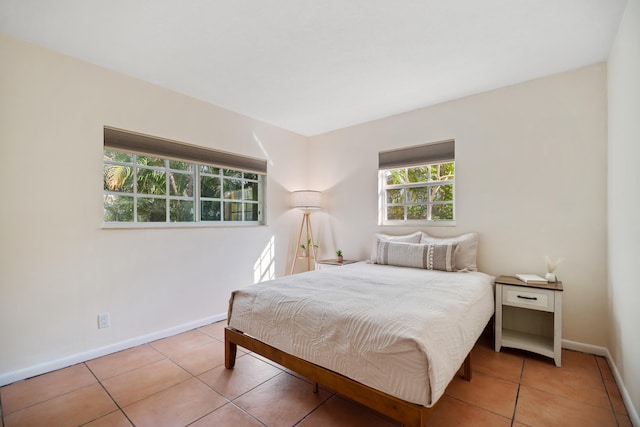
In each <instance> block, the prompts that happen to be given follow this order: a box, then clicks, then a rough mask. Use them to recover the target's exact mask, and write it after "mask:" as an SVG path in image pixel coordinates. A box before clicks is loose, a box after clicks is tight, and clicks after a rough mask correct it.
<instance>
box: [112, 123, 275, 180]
mask: <svg viewBox="0 0 640 427" xmlns="http://www.w3.org/2000/svg"><path fill="white" fill-rule="evenodd" d="M104 147H105V148H107V149H113V150H120V151H130V152H134V153H141V154H147V155H153V156H158V157H163V158H170V159H175V160H185V161H189V162H194V163H199V164H207V165H212V166H218V167H224V168H229V169H236V170H242V171H245V172H253V173H258V174H263V175H264V174H266V173H267V161H266V160H262V159H257V158H254V157H248V156H242V155H240V154H234V153H229V152H226V151H219V150H213V149H211V148H205V147H199V146H197V145H190V144H186V143H182V142H177V141H172V140H168V139H164V138H159V137H156V136H150V135H143V134H140V133H135V132H129V131H125V130H122V129H115V128H111V127H107V126H105V127H104Z"/></svg>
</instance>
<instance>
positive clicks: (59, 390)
mask: <svg viewBox="0 0 640 427" xmlns="http://www.w3.org/2000/svg"><path fill="white" fill-rule="evenodd" d="M95 383H97V381H96V379H95V377H94V376H93V374H92V373H91V371H89V369H88V368H87V367H86V366H85V365H84V364H82V363H81V364H78V365H73V366H70V367H68V368H64V369H60V370H57V371H53V372H50V373H48V374H44V375H40V376H37V377H33V378H30V379H27V380H24V381H20V382H17V383H14V384H10V385H7V386H4V387H2V388H0V400H2V412H3V413H4V415H5V417H6V416H7V415H9V414H11V413H13V412H16V411H19V410H20V409H23V408H27V407H29V406H32V405H35V404H38V403H41V402H44V401H46V400H49V399H52V398H54V397H57V396H60V395H62V394H65V393H69V392H72V391H74V390H78V389H80V388H84V387H87V386H89V385H91V384H95Z"/></svg>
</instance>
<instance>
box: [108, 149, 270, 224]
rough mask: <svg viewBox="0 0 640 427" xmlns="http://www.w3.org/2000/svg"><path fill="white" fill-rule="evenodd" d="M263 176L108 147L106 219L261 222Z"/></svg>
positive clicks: (180, 221) (152, 221) (147, 221)
mask: <svg viewBox="0 0 640 427" xmlns="http://www.w3.org/2000/svg"><path fill="white" fill-rule="evenodd" d="M261 179H262V176H261V175H258V174H255V173H247V172H242V171H237V170H233V169H223V168H218V167H213V166H208V165H197V164H194V163H189V162H184V161H178V160H166V159H161V158H157V157H153V156H145V155H136V154H129V153H123V152H117V151H109V150H105V151H104V181H103V189H104V221H105V222H130V223H131V222H139V223H158V222H172V223H186V222H196V221H207V222H209V221H212V222H224V221H235V222H256V221H260V211H261V204H262V203H261V198H260V191H261ZM196 189H199V190H198V192H196ZM196 207H197V208H199V209H200V210H199V211H196V209H197V208H196Z"/></svg>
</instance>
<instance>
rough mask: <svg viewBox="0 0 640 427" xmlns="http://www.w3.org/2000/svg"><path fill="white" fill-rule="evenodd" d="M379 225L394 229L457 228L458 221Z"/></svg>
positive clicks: (383, 223)
mask: <svg viewBox="0 0 640 427" xmlns="http://www.w3.org/2000/svg"><path fill="white" fill-rule="evenodd" d="M378 225H384V226H392V227H455V226H456V221H455V220H453V221H382V222H381V223H380V224H378Z"/></svg>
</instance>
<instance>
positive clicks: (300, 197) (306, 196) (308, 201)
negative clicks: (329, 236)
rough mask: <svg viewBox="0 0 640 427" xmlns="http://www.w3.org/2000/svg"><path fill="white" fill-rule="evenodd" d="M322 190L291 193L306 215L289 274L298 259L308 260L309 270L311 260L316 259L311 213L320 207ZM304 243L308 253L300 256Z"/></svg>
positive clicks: (294, 203) (294, 205)
mask: <svg viewBox="0 0 640 427" xmlns="http://www.w3.org/2000/svg"><path fill="white" fill-rule="evenodd" d="M320 194H321V193H320V192H319V191H313V190H302V191H293V192H292V193H291V202H292V204H293V207H294V208H298V209H302V210H303V211H304V215H303V216H302V222H301V223H300V233H299V234H298V243H297V244H296V252H295V254H294V255H293V261H292V262H291V271H290V272H289V274H293V269H294V268H295V266H296V262H297V261H298V259H305V258H306V260H307V270H311V260H312V259H313V261H314V263H315V261H316V246H315V242H314V240H313V231H312V230H311V221H310V219H309V215H310V214H311V211H312V210H314V209H320ZM303 232H305V233H304V234H305V236H306V238H305V240H304V241H303V240H302V235H303ZM301 245H304V246H305V248H307V249H306V255H305V253H304V252H303V255H302V256H298V252H299V251H300V250H301V249H302V246H301Z"/></svg>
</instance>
